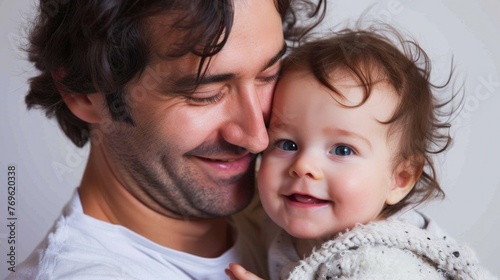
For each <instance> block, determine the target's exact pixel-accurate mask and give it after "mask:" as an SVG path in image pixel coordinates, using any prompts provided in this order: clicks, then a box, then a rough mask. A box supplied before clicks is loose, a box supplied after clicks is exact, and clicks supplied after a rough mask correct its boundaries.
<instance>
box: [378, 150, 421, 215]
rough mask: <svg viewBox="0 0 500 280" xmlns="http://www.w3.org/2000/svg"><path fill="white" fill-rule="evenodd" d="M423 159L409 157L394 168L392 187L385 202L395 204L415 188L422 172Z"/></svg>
mask: <svg viewBox="0 0 500 280" xmlns="http://www.w3.org/2000/svg"><path fill="white" fill-rule="evenodd" d="M422 168H423V161H422V160H415V159H408V160H405V161H404V162H401V163H400V164H399V165H398V166H397V167H396V169H395V170H394V176H393V182H392V187H391V189H390V190H389V193H388V195H387V198H386V201H385V203H386V204H388V205H394V204H396V203H398V202H400V201H401V200H402V199H403V198H405V196H406V195H407V194H408V193H409V192H410V191H411V190H412V189H413V187H414V186H415V183H416V182H417V181H418V178H420V175H421V174H422Z"/></svg>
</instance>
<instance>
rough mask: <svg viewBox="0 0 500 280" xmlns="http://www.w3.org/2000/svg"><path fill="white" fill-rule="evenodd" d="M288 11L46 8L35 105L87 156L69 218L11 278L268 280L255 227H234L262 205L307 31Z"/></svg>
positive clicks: (87, 4)
mask: <svg viewBox="0 0 500 280" xmlns="http://www.w3.org/2000/svg"><path fill="white" fill-rule="evenodd" d="M321 2H322V1H320V3H319V4H318V6H315V5H312V6H310V7H312V8H313V9H315V10H314V13H313V14H314V16H316V17H317V19H318V20H320V19H321V18H322V17H323V15H324V10H322V9H321V8H320V7H322V6H323V7H324V6H325V5H324V3H321ZM54 3H55V4H57V5H54ZM54 7H56V8H54ZM293 7H294V6H293V5H291V3H290V1H285V0H276V1H274V0H235V1H234V2H233V1H230V0H224V1H223V0H220V1H207V0H196V1H194V0H193V1H187V0H178V1H174V0H170V1H166V0H164V1H144V0H135V1H118V0H115V1H111V0H107V1H56V0H52V1H40V14H39V17H38V19H37V21H36V22H35V24H34V27H33V28H32V30H31V33H30V48H29V53H30V60H31V61H32V62H33V63H34V64H35V66H36V67H37V68H38V69H39V70H40V72H41V73H40V75H39V76H37V77H35V78H33V79H32V80H31V88H30V92H29V94H28V95H27V97H26V102H27V104H28V107H34V106H36V107H41V108H43V109H44V110H45V111H46V114H47V115H48V116H54V115H55V116H56V117H57V119H58V122H59V124H60V126H61V128H62V129H63V131H64V132H65V133H66V135H67V136H68V137H69V138H70V139H71V140H72V141H73V142H74V143H75V144H76V145H77V146H83V145H85V144H86V143H87V142H88V140H90V145H91V149H90V155H89V159H88V163H87V167H86V169H85V172H84V175H83V178H82V181H81V184H80V186H79V188H78V189H77V191H76V192H75V195H74V197H73V199H72V200H71V201H70V203H69V204H68V205H67V207H66V208H65V210H64V211H63V215H62V217H61V218H60V219H59V220H58V221H57V223H56V225H55V227H54V229H53V230H52V232H51V233H50V234H49V236H48V238H47V239H46V240H45V241H44V242H43V243H42V244H41V245H40V247H39V248H38V249H37V250H36V251H35V252H34V253H33V254H32V255H31V256H30V257H29V258H28V259H27V260H26V262H25V263H24V264H22V265H21V266H19V267H18V268H17V271H16V272H15V273H12V274H11V275H10V277H11V279H160V278H161V279H165V278H167V279H221V278H224V268H225V267H227V265H228V263H229V262H238V263H242V264H243V265H245V266H246V267H248V268H249V269H252V270H253V271H257V272H258V273H260V275H262V276H265V273H266V265H265V257H264V256H265V253H264V251H263V250H262V249H261V247H260V246H261V244H259V236H258V232H257V228H256V227H257V225H256V224H254V223H252V222H251V219H249V217H248V215H245V213H242V214H240V215H236V216H232V217H231V218H228V217H229V216H231V215H233V214H236V213H238V212H240V211H242V210H243V209H244V208H245V207H247V205H249V203H250V202H251V200H252V198H253V197H254V186H253V185H254V163H255V154H257V153H259V152H261V151H262V150H264V149H265V148H266V146H267V144H268V138H267V134H266V128H265V123H266V121H267V119H268V116H269V110H270V103H271V98H272V92H273V89H274V85H275V80H276V79H277V77H278V74H279V70H280V63H279V61H280V58H281V57H282V56H283V55H284V53H285V50H286V47H285V46H286V44H285V41H284V35H283V34H286V35H290V36H291V37H292V39H293V38H295V39H297V38H299V37H300V36H301V35H302V34H303V33H297V31H296V30H298V29H293V27H294V23H295V20H298V19H297V18H296V17H294V16H293V15H298V14H297V13H296V12H297V11H294V9H293ZM300 7H302V9H304V8H305V7H308V6H307V5H301V6H300ZM313 25H314V22H313ZM283 26H284V27H285V33H283ZM294 30H295V31H294ZM250 218H252V217H250ZM253 218H258V217H257V216H254V217H253Z"/></svg>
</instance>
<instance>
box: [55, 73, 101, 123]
mask: <svg viewBox="0 0 500 280" xmlns="http://www.w3.org/2000/svg"><path fill="white" fill-rule="evenodd" d="M51 74H52V79H53V80H54V83H55V85H56V88H57V91H59V94H61V97H62V99H63V101H64V103H65V104H66V106H68V108H69V110H70V111H71V112H72V113H73V114H74V115H75V116H76V117H78V118H79V119H81V120H82V121H85V122H87V123H98V122H99V121H100V120H101V118H102V113H103V110H102V108H104V102H105V100H104V98H103V96H102V95H101V94H98V93H93V94H79V93H70V92H69V91H68V90H67V89H66V88H65V87H64V86H63V85H62V84H61V83H60V82H59V81H61V80H62V79H63V77H64V71H62V70H58V71H52V72H51Z"/></svg>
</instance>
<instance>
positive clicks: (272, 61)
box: [263, 43, 287, 70]
mask: <svg viewBox="0 0 500 280" xmlns="http://www.w3.org/2000/svg"><path fill="white" fill-rule="evenodd" d="M286 50H287V45H286V43H284V44H283V47H281V49H280V51H279V52H278V53H277V54H276V55H275V56H273V57H272V58H271V59H270V60H269V61H268V62H267V63H266V66H265V67H264V69H263V70H265V69H267V68H269V67H271V66H273V65H274V64H275V63H276V62H278V60H280V59H281V58H282V57H283V56H284V55H285V53H286Z"/></svg>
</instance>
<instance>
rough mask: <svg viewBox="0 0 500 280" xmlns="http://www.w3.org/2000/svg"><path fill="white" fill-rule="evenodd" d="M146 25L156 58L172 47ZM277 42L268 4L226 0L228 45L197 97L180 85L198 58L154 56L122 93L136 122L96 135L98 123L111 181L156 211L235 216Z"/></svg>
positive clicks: (265, 110) (245, 191) (265, 105)
mask: <svg viewBox="0 0 500 280" xmlns="http://www.w3.org/2000/svg"><path fill="white" fill-rule="evenodd" d="M152 24H153V25H156V26H153V27H152V28H153V30H154V33H153V38H154V40H156V43H155V44H154V45H153V47H152V48H153V53H162V52H163V51H164V50H167V49H168V48H169V46H170V45H169V44H171V41H169V40H168V39H167V38H166V36H163V34H166V32H167V31H166V30H165V29H164V25H163V23H162V21H161V20H158V21H153V22H152ZM283 46H284V39H283V32H282V26H281V18H280V15H279V14H278V12H277V10H276V8H275V6H274V1H272V0H251V1H242V0H239V1H235V15H234V25H233V28H232V30H231V33H230V35H229V39H228V41H227V43H226V45H225V46H224V48H223V49H222V51H221V52H220V53H218V54H217V55H215V56H213V57H212V59H211V62H210V66H209V68H208V71H207V73H206V75H205V76H204V79H203V82H202V83H201V85H200V86H199V87H198V88H197V89H196V91H195V92H194V93H192V94H190V93H188V92H187V90H186V83H187V84H188V85H189V84H190V81H191V80H192V79H191V78H192V77H193V76H195V75H196V73H197V67H198V62H199V60H198V57H196V56H194V55H186V56H184V57H182V58H180V59H177V60H165V59H163V60H162V59H160V58H158V57H157V58H154V57H153V60H152V62H151V64H150V65H149V66H148V67H147V69H146V71H144V73H143V74H142V75H141V76H140V77H139V79H138V80H136V82H134V83H133V84H131V85H129V86H128V88H127V94H129V96H128V98H129V102H128V104H130V108H131V114H132V118H133V120H134V121H135V126H130V125H127V124H123V123H119V122H114V123H113V125H112V126H111V128H112V129H105V128H103V126H104V124H103V122H101V123H100V124H99V125H100V126H101V127H100V129H101V130H102V131H103V134H104V137H103V141H102V143H101V144H100V145H95V146H96V148H97V149H99V150H100V151H101V152H102V153H103V154H104V156H105V160H106V161H107V163H108V164H109V165H110V168H111V170H113V172H114V173H115V175H116V177H117V179H118V180H120V183H121V184H123V185H124V186H125V187H126V188H127V189H128V191H129V192H131V193H132V194H133V195H134V196H135V197H137V198H138V199H139V200H140V201H141V202H142V203H144V204H146V205H148V206H149V207H150V208H152V209H154V210H156V211H158V212H160V213H164V214H165V215H169V216H173V217H180V218H181V217H183V216H189V217H201V218H204V217H219V216H225V215H229V214H233V213H235V212H238V211H240V210H242V209H243V208H244V207H245V206H246V205H247V204H248V203H249V201H250V200H251V198H252V196H253V193H254V162H255V154H256V153H259V152H261V151H262V150H264V149H265V148H266V147H267V144H268V137H267V133H266V127H265V121H267V120H268V118H269V112H270V106H271V99H272V93H273V90H274V85H275V80H276V78H277V75H278V72H279V66H280V65H279V57H280V56H281V55H282V52H283ZM107 121H108V122H109V119H108V120H107ZM97 129H99V127H97Z"/></svg>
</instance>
